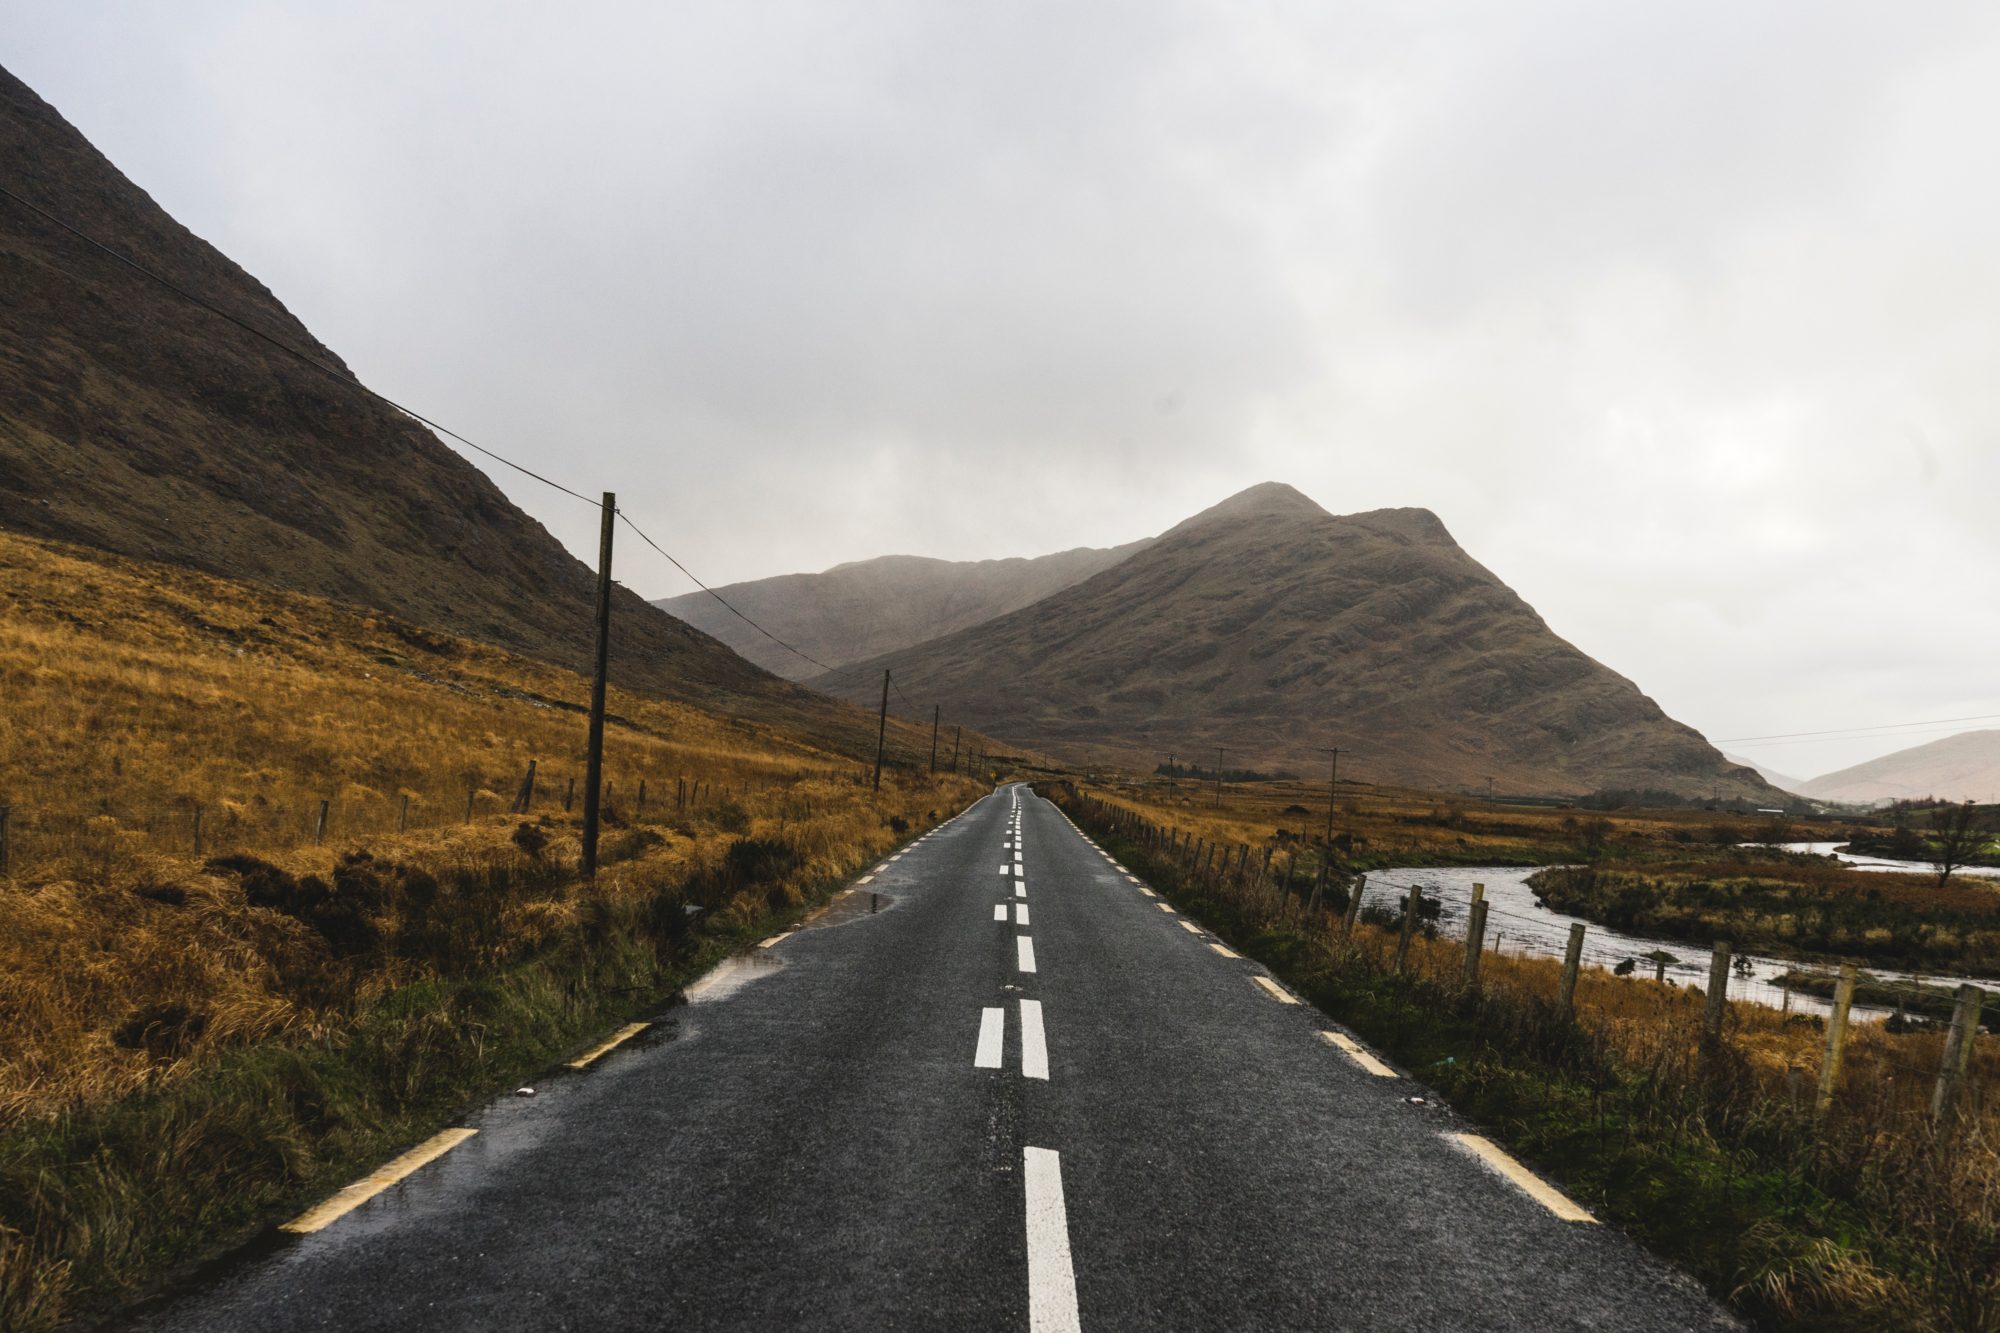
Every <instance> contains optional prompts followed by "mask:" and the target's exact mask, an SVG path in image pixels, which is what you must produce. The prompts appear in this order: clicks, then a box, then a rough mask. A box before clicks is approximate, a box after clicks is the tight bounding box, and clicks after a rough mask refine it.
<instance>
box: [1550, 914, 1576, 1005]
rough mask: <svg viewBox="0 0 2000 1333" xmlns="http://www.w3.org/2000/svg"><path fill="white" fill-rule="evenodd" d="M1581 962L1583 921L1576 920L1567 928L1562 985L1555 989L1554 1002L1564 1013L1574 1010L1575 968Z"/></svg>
mask: <svg viewBox="0 0 2000 1333" xmlns="http://www.w3.org/2000/svg"><path fill="white" fill-rule="evenodd" d="M1582 964H1583V922H1581V921H1578V922H1576V923H1574V924H1573V925H1571V926H1570V928H1569V947H1568V948H1566V949H1564V950H1563V973H1562V985H1561V986H1560V987H1558V988H1557V990H1556V1003H1557V1004H1559V1005H1561V1006H1562V1011H1563V1012H1564V1013H1566V1014H1568V1013H1574V1012H1575V1011H1576V970H1577V968H1578V967H1580V966H1582Z"/></svg>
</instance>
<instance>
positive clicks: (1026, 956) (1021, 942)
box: [1014, 935, 1035, 972]
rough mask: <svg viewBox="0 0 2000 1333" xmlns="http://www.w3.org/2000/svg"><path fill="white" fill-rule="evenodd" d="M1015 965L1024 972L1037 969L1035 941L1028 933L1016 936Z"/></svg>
mask: <svg viewBox="0 0 2000 1333" xmlns="http://www.w3.org/2000/svg"><path fill="white" fill-rule="evenodd" d="M1014 965H1015V966H1016V967H1018V968H1020V969H1021V971H1023V972H1032V971H1034V970H1035V942H1034V940H1033V939H1031V938H1029V937H1028V936H1026V935H1016V936H1015V937H1014Z"/></svg>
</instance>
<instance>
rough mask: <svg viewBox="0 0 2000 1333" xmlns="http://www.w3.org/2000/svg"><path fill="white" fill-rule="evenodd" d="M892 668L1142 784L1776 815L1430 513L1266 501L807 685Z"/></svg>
mask: <svg viewBox="0 0 2000 1333" xmlns="http://www.w3.org/2000/svg"><path fill="white" fill-rule="evenodd" d="M885 666H886V667H890V668H892V669H893V670H894V671H895V672H896V675H897V677H898V679H899V681H900V682H901V684H902V688H903V690H904V692H905V693H906V694H907V695H908V696H909V697H910V698H912V699H914V700H921V701H924V702H929V701H932V700H935V701H937V702H939V703H941V704H942V705H943V708H944V710H945V713H946V715H947V716H959V717H964V718H966V719H968V720H970V721H973V722H975V723H976V724H977V725H979V726H980V727H981V728H982V729H984V730H987V731H989V732H992V733H993V734H996V735H1000V736H1006V737H1009V738H1013V739H1017V740H1019V741H1021V742H1023V743H1026V744H1031V745H1035V746H1037V747H1041V748H1045V749H1048V750H1051V751H1054V752H1060V753H1066V754H1069V755H1071V756H1074V757H1079V758H1093V757H1103V758H1116V759H1118V760H1121V761H1123V762H1126V763H1136V764H1141V765H1144V766H1147V767H1150V766H1151V765H1152V764H1153V763H1156V762H1160V761H1164V760H1165V759H1166V757H1167V755H1168V753H1169V752H1173V753H1177V754H1178V755H1179V756H1180V758H1181V762H1183V763H1187V762H1200V763H1203V764H1211V763H1213V762H1214V759H1215V747H1217V746H1221V747H1223V750H1224V763H1225V764H1226V765H1227V766H1230V767H1256V768H1261V769H1272V768H1285V769H1290V770H1293V771H1317V770H1318V769H1320V768H1321V767H1323V766H1324V764H1325V763H1326V753H1325V748H1324V747H1328V746H1334V745H1338V746H1340V747H1342V771H1343V772H1346V773H1350V774H1352V775H1354V776H1356V777H1365V778H1369V779H1372V780H1378V781H1395V782H1406V783H1417V784H1424V785H1435V786H1443V787H1460V788H1466V789H1477V790H1483V789H1484V788H1485V786H1486V784H1487V782H1488V780H1489V779H1490V780H1491V781H1492V783H1493V785H1494V786H1495V788H1496V789H1497V790H1499V791H1502V792H1556V793H1580V792H1587V791H1592V790H1597V789H1602V788H1639V789H1643V788H1653V789H1661V790H1671V791H1675V792H1680V793H1683V794H1686V795H1690V796H1693V795H1708V794H1711V793H1712V792H1715V791H1718V790H1719V791H1720V792H1721V794H1722V795H1723V796H1725V797H1729V796H1741V797H1749V798H1752V799H1757V800H1771V799H1774V798H1775V797H1776V795H1777V794H1776V793H1775V792H1774V791H1773V790H1772V788H1771V787H1770V786H1769V785H1768V784H1767V783H1765V781H1764V780H1763V779H1762V778H1760V777H1759V776H1758V775H1757V774H1756V772H1755V771H1754V770H1752V769H1750V768H1747V767H1745V766H1743V765H1740V764H1734V763H1731V762H1730V761H1729V760H1727V759H1725V758H1724V757H1723V755H1722V754H1721V752H1720V751H1718V750H1716V749H1715V747H1713V746H1712V745H1710V744H1709V743H1708V742H1707V741H1706V740H1704V739H1703V738H1702V737H1701V735H1700V734H1699V733H1697V732H1696V731H1694V730H1693V729H1692V728H1690V727H1687V726H1684V725H1682V724H1681V723H1679V722H1676V721H1674V720H1673V719H1672V718H1670V717H1668V716H1667V715H1666V714H1665V713H1663V712H1662V711H1661V710H1660V708H1659V706H1658V705H1657V704H1655V703H1654V702H1653V701H1652V700H1651V699H1649V698H1647V697H1646V696H1645V695H1644V694H1642V693H1641V692H1640V691H1639V689H1638V688H1637V687H1636V686H1635V685H1633V683H1632V682H1631V681H1629V680H1627V679H1625V678H1624V677H1623V676H1620V675H1618V674H1617V673H1616V672H1614V671H1611V670H1610V669H1608V668H1606V667H1605V666H1603V665H1601V664H1600V663H1598V662H1596V661H1594V660H1592V659H1591V658H1590V657H1588V656H1586V655H1585V654H1583V653H1582V652H1580V651H1578V650H1577V649H1576V648H1575V647H1573V646H1571V645H1570V644H1569V643H1567V642H1565V641H1564V640H1563V639H1561V638H1560V637H1559V636H1557V635H1556V634H1555V633H1554V632H1553V631H1551V630H1550V629H1549V627H1548V626H1547V625H1546V624H1544V623H1543V621H1542V619H1541V617H1540V616H1538V615H1536V614H1535V612H1534V610H1533V608H1531V607H1529V606H1528V605H1527V603H1525V602H1523V601H1522V600H1521V599H1520V598H1519V597H1518V596H1516V595H1515V594H1514V593H1513V592H1512V591H1511V590H1510V589H1509V588H1507V586H1506V585H1505V584H1503V583H1502V582H1500V580H1499V579H1497V578H1495V577H1494V576H1493V575H1492V574H1491V573H1490V572H1489V571H1487V570H1486V569H1485V568H1484V567H1483V566H1481V565H1480V564H1479V563H1478V562H1476V561H1475V560H1473V559H1472V558H1471V557H1470V556H1469V555H1467V554H1466V553H1465V552H1464V551H1463V550H1461V549H1460V548H1459V546H1458V544H1457V543H1456V542H1455V541H1453V540H1452V538H1451V535H1450V534H1449V533H1448V532H1447V531H1446V530H1445V527H1444V525H1443V524H1442V523H1440V522H1439V521H1438V519H1437V518H1436V516H1435V515H1433V514H1431V513H1430V512H1429V511H1427V510H1422V509H1388V510H1377V511H1374V512H1371V513H1363V514H1351V515H1344V516H1339V517H1336V516H1334V515H1332V514H1329V513H1327V512H1326V511H1325V510H1323V509H1322V508H1320V507H1319V506H1318V505H1317V504H1315V503H1313V502H1312V501H1311V500H1309V499H1308V498H1306V497H1305V496H1304V495H1302V494H1300V493H1299V492H1298V491H1296V490H1294V489H1292V488H1291V487H1289V486H1285V485H1281V484H1278V483H1266V484H1263V485H1260V486H1254V487H1252V488H1250V489H1249V490H1246V491H1243V492H1242V493H1240V494H1238V495H1235V496H1232V497H1231V498H1229V499H1227V500H1225V501H1223V502H1222V503H1221V504H1218V505H1216V506H1214V507H1213V508H1210V509H1208V510H1205V511H1203V512H1202V513H1200V514H1197V515H1195V516H1194V517H1192V518H1190V519H1188V520H1186V521H1185V522H1183V523H1181V524H1179V525H1178V526H1176V527H1175V528H1173V529H1171V530H1170V531H1168V532H1167V533H1165V534H1163V535H1162V536H1161V537H1159V538H1158V539H1157V540H1156V541H1154V542H1153V543H1152V544H1150V545H1148V546H1147V547H1145V548H1144V549H1143V550H1140V551H1137V552H1135V553H1134V554H1132V555H1130V556H1128V557H1127V558H1126V559H1124V560H1122V561H1120V562H1119V563H1117V564H1116V565H1113V566H1111V567H1110V568H1108V569H1105V570H1102V571H1100V572H1099V573H1097V574H1094V575H1092V576H1091V577H1089V578H1087V579H1084V580H1083V581H1081V582H1079V583H1077V584H1074V585H1072V586H1070V587H1068V588H1065V589H1062V590H1061V591H1058V592H1055V593H1053V594H1051V595H1049V596H1047V597H1044V598H1043V599H1041V600H1040V601H1038V602H1036V603H1034V604H1033V605H1030V606H1027V607H1023V608H1021V609H1020V610H1017V611H1012V612H1009V613H1007V614H1005V615H1002V616H998V617H996V618H994V619H992V620H989V621H986V622H985V623H983V624H979V625H975V626H972V627H970V628H967V629H963V630H958V631H955V632H952V633H949V634H945V635H942V636H940V637H938V638H935V639H931V640H929V641H928V642H925V643H920V644H917V645H914V646H911V647H908V648H905V649H902V650H899V651H896V652H892V653H887V654H884V655H882V656H880V657H878V658H876V659H872V660H868V661H863V662H860V663H857V664H855V665H854V666H853V668H852V669H850V670H848V671H843V672H839V673H834V674H830V675H826V676H822V677H818V678H815V679H814V680H813V681H812V682H811V683H813V684H816V685H820V686H822V687H824V688H827V689H829V690H834V691H837V692H840V693H842V694H844V695H845V696H846V697H849V698H854V699H857V700H862V699H865V698H867V697H868V695H869V694H870V692H871V691H872V690H874V689H876V688H879V686H878V685H877V684H876V683H875V682H876V681H878V680H879V671H880V669H881V668H882V667H885Z"/></svg>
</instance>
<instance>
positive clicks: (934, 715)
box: [931, 704, 943, 773]
mask: <svg viewBox="0 0 2000 1333" xmlns="http://www.w3.org/2000/svg"><path fill="white" fill-rule="evenodd" d="M942 715H943V706H942V705H941V704H932V705H931V772H933V773H935V772H937V733H938V718H939V717H940V716H942Z"/></svg>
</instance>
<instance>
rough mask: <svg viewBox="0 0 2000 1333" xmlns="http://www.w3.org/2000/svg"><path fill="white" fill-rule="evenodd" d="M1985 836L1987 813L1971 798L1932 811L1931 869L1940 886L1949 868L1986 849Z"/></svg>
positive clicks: (1947, 875) (1947, 877)
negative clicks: (1935, 873)
mask: <svg viewBox="0 0 2000 1333" xmlns="http://www.w3.org/2000/svg"><path fill="white" fill-rule="evenodd" d="M1986 838H1987V832H1986V812H1985V811H1983V810H1981V809H1980V808H1979V807H1978V806H1976V805H1974V804H1973V803H1972V802H1970V801H1966V802H1964V803H1963V804H1959V805H1941V806H1938V807H1937V808H1936V809H1934V810H1932V811H1931V837H1930V844H1931V869H1933V870H1935V871H1937V877H1938V887H1939V888H1943V887H1944V886H1945V883H1946V881H1948V880H1950V879H1951V872H1952V871H1954V870H1956V869H1958V868H1959V867H1960V866H1962V865H1964V864H1965V863H1966V862H1967V861H1968V860H1970V859H1971V858H1972V857H1973V856H1975V855H1976V854H1978V853H1979V852H1981V851H1984V850H1985V848H1986Z"/></svg>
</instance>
